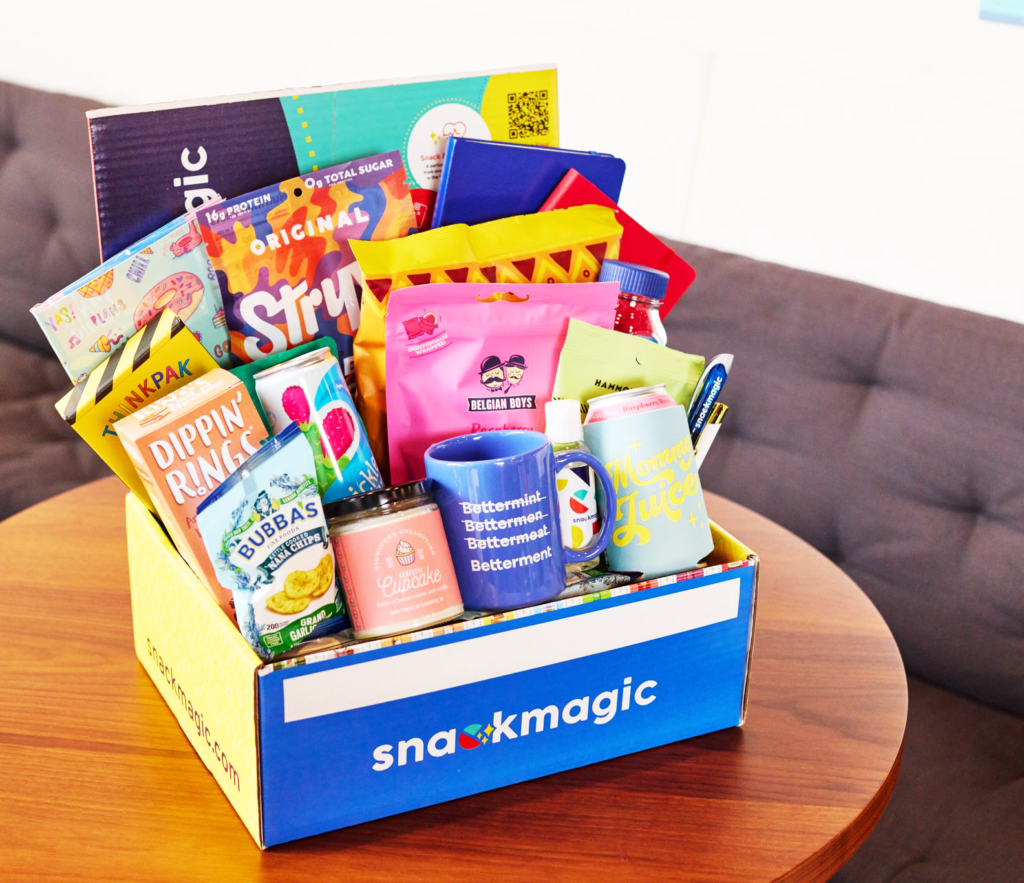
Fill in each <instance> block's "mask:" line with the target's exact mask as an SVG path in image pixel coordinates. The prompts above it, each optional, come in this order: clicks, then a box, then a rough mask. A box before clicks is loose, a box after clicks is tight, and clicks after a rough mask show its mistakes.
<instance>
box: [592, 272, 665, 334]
mask: <svg viewBox="0 0 1024 883" xmlns="http://www.w3.org/2000/svg"><path fill="white" fill-rule="evenodd" d="M598 281H599V282H615V283H616V284H618V286H619V303H618V306H616V308H615V330H616V331H622V332H624V333H625V334H633V335H635V336H636V337H643V338H645V339H646V340H652V341H654V342H655V343H657V344H660V345H661V346H666V345H667V344H668V335H667V334H666V333H665V326H664V325H663V324H662V322H661V316H660V315H659V313H658V311H659V310H660V309H661V302H662V301H663V300H664V298H665V292H666V291H667V290H668V274H667V273H662V272H661V270H655V269H652V268H651V267H643V266H641V265H640V264H629V263H626V262H625V261H605V262H604V263H603V264H602V265H601V274H600V276H599V277H598Z"/></svg>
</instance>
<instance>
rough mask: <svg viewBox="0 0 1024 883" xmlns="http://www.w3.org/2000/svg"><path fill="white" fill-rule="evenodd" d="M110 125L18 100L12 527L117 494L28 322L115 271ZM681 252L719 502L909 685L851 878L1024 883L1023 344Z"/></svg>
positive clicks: (841, 289) (5, 440)
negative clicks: (25, 518) (890, 790)
mask: <svg viewBox="0 0 1024 883" xmlns="http://www.w3.org/2000/svg"><path fill="white" fill-rule="evenodd" d="M90 106H93V102H89V101H83V100H81V99H76V98H66V97H62V96H55V95H45V94H42V93H38V92H33V91H30V90H26V89H21V88H17V87H13V86H5V85H3V84H0V208H2V213H0V303H2V304H3V305H4V306H5V307H7V313H6V314H5V315H4V317H3V320H2V322H0V360H2V366H3V369H4V370H3V372H2V373H0V416H2V418H3V419H0V517H3V516H6V515H8V514H11V513H12V512H14V511H17V510H18V509H20V508H22V507H24V506H27V505H29V504H30V503H32V502H35V501H37V500H41V499H44V498H46V497H48V496H50V495H52V494H55V493H57V492H59V491H61V490H64V489H66V488H69V487H72V486H74V485H76V484H79V483H81V482H84V481H88V480H91V479H93V478H97V477H100V476H102V475H106V474H107V470H106V467H105V466H104V465H103V464H102V463H101V462H100V461H99V459H98V458H97V457H96V456H95V455H94V454H93V453H92V452H91V451H90V450H89V448H88V447H87V446H86V445H85V444H83V443H81V442H80V441H79V440H78V438H77V436H75V435H74V433H73V432H72V431H71V430H70V429H68V428H67V427H66V426H65V425H64V424H63V423H62V422H61V420H60V419H59V418H58V417H57V415H56V412H55V411H54V409H53V402H54V401H55V400H56V399H57V398H58V396H59V395H60V394H61V393H63V392H64V391H65V389H66V388H67V380H66V378H65V376H64V374H63V372H62V371H61V369H60V367H59V365H58V364H57V362H56V360H55V359H54V358H53V357H52V354H51V353H50V351H49V349H48V347H47V344H46V342H45V340H44V339H43V336H42V334H41V333H40V332H39V330H38V328H37V327H36V325H35V323H34V321H33V320H32V319H31V317H30V316H29V314H28V308H29V307H30V306H31V305H32V304H33V303H35V302H37V301H38V300H41V299H43V298H45V297H46V296H48V295H49V294H51V293H52V292H53V291H55V290H57V289H58V288H60V287H62V286H63V285H65V284H67V283H68V282H70V281H72V280H73V279H75V278H76V277H77V276H78V275H80V274H81V273H83V272H85V271H86V270H88V269H89V268H90V267H92V266H93V265H94V264H95V263H96V262H97V260H98V250H97V247H96V233H95V217H94V213H93V199H92V192H91V187H90V170H89V149H88V140H87V135H86V127H85V121H84V117H83V112H84V111H85V110H86V109H87V108H88V107H90ZM679 250H680V251H681V252H682V253H683V254H684V255H685V256H686V257H687V258H688V259H689V260H690V261H691V262H692V263H693V265H694V266H695V267H696V269H697V275H698V281H697V282H696V283H695V285H694V287H693V289H692V290H691V291H690V292H688V293H687V295H686V296H685V297H684V299H683V301H682V302H681V304H680V306H679V308H678V309H677V310H676V311H675V313H674V314H673V316H672V319H671V321H670V322H669V335H670V340H671V342H672V344H673V346H675V347H677V348H680V349H685V350H689V351H693V352H700V353H703V354H705V355H707V356H709V357H710V356H712V355H714V354H716V353H719V352H732V353H735V354H736V359H737V360H736V366H735V372H734V374H733V376H732V378H731V379H730V380H729V383H728V385H727V387H726V391H725V395H724V400H725V401H727V402H728V404H729V405H730V406H731V410H730V412H729V417H728V421H727V423H726V424H725V428H724V430H723V432H722V434H721V436H720V437H719V440H718V441H717V443H716V446H715V448H714V449H713V451H712V452H711V454H710V455H709V458H708V461H707V463H706V464H705V466H704V471H703V477H704V479H705V482H706V484H707V485H708V487H710V488H711V489H713V490H716V491H718V492H720V493H723V494H725V495H726V496H729V497H732V498H733V499H735V500H737V501H739V502H741V503H744V504H746V505H747V506H750V507H751V508H753V509H756V510H758V511H759V512H763V513H764V514H765V515H767V516H769V517H771V518H773V519H775V520H776V521H778V522H780V523H781V524H783V525H785V526H786V527H788V528H790V529H791V530H793V531H794V532H796V533H797V534H799V535H800V536H802V537H804V538H805V539H807V540H808V541H809V542H811V543H813V544H814V545H815V546H816V547H817V548H819V549H821V550H822V551H823V552H824V553H825V554H827V555H829V556H830V557H831V558H832V559H833V560H834V561H836V563H837V564H839V566H840V567H842V568H843V569H844V570H846V571H847V572H848V573H849V574H850V575H851V576H852V577H853V578H854V579H855V580H856V581H857V582H858V583H859V584H860V585H861V586H862V587H863V588H864V590H865V591H866V592H867V593H868V594H869V595H870V596H871V598H872V599H873V601H874V602H875V604H876V605H877V606H878V608H879V610H880V611H881V612H882V614H883V615H884V616H885V618H886V620H887V621H888V623H889V625H890V626H891V627H892V630H893V633H894V634H895V636H896V640H897V641H898V642H899V645H900V649H901V650H902V652H903V657H904V660H905V662H906V666H907V671H908V673H909V674H910V719H909V722H908V727H907V736H906V745H905V750H904V755H903V767H902V772H901V774H900V778H899V781H898V784H897V786H896V790H895V793H894V795H893V798H892V802H891V804H890V806H889V809H888V810H887V811H886V813H885V815H884V817H883V818H882V821H881V823H880V824H879V826H878V828H877V829H876V831H875V832H874V833H873V834H872V836H871V837H870V838H869V839H868V841H867V843H866V844H865V846H864V847H863V848H862V849H861V850H860V852H859V853H858V854H857V855H856V856H855V857H854V858H853V860H852V861H851V862H850V863H849V865H847V867H846V868H844V869H843V871H842V872H841V873H840V874H839V875H838V877H837V879H841V880H851V881H853V880H855V881H873V880H900V881H912V880H914V881H937V880H949V881H968V880H970V881H973V880H984V881H1002V880H1024V833H1022V832H1024V779H1022V776H1024V578H1022V567H1021V562H1022V561H1024V453H1022V450H1021V447H1022V443H1024V381H1022V379H1021V370H1022V368H1024V326H1020V325H1015V324H1013V323H1009V322H1003V321H1000V320H997V319H988V318H984V317H982V316H978V315H975V314H972V313H967V312H962V311H958V310H951V309H947V308H944V307H938V306H934V305H931V304H928V303H924V302H921V301H916V300H912V299H910V298H905V297H900V296H897V295H894V294H889V293H886V292H883V291H877V290H874V289H870V288H866V287H864V286H861V285H855V284H853V283H849V282H842V281H840V280H837V279H831V278H828V277H825V276H816V275H813V274H809V273H803V272H798V271H795V270H789V269H786V268H784V267H778V266H774V265H771V264H765V263H759V262H756V261H752V260H748V259H746V258H742V257H737V256H734V255H726V254H721V253H718V252H714V251H711V250H708V249H701V248H694V247H691V246H679Z"/></svg>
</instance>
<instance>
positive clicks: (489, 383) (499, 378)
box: [467, 353, 537, 411]
mask: <svg viewBox="0 0 1024 883" xmlns="http://www.w3.org/2000/svg"><path fill="white" fill-rule="evenodd" d="M479 373H480V383H481V385H482V386H483V387H484V388H485V389H486V390H487V391H488V392H490V393H491V396H490V397H484V398H470V399H467V401H468V403H469V410H470V411H522V410H535V409H536V407H537V397H536V396H532V395H515V394H514V393H515V390H516V387H518V386H519V384H520V383H522V382H523V377H524V376H525V375H526V359H525V358H524V357H523V356H521V355H519V354H518V353H513V354H512V355H511V356H509V357H508V358H507V359H505V360H504V361H502V359H501V357H500V356H488V357H487V358H486V359H484V360H483V361H482V362H481V363H480V372H479Z"/></svg>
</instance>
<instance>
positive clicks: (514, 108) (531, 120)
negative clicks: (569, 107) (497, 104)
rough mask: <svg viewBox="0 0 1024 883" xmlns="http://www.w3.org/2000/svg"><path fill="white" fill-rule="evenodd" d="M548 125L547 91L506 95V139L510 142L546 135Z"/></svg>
mask: <svg viewBox="0 0 1024 883" xmlns="http://www.w3.org/2000/svg"><path fill="white" fill-rule="evenodd" d="M550 125H551V108H550V106H549V104H548V90H547V89H536V90H534V91H533V92H509V93H508V137H509V140H510V141H515V140H517V139H519V138H536V137H538V136H540V135H547V134H548V127H549V126H550Z"/></svg>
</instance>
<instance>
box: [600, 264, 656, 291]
mask: <svg viewBox="0 0 1024 883" xmlns="http://www.w3.org/2000/svg"><path fill="white" fill-rule="evenodd" d="M597 281H598V282H617V283H618V285H619V291H626V292H628V293H629V294H636V295H639V296H640V297H649V298H652V299H653V300H662V299H663V298H664V297H665V292H666V291H668V273H662V272H661V270H655V269H653V268H651V267H643V266H641V265H640V264H628V263H626V262H625V261H605V262H604V263H603V264H601V274H600V275H599V276H598V277H597Z"/></svg>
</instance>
